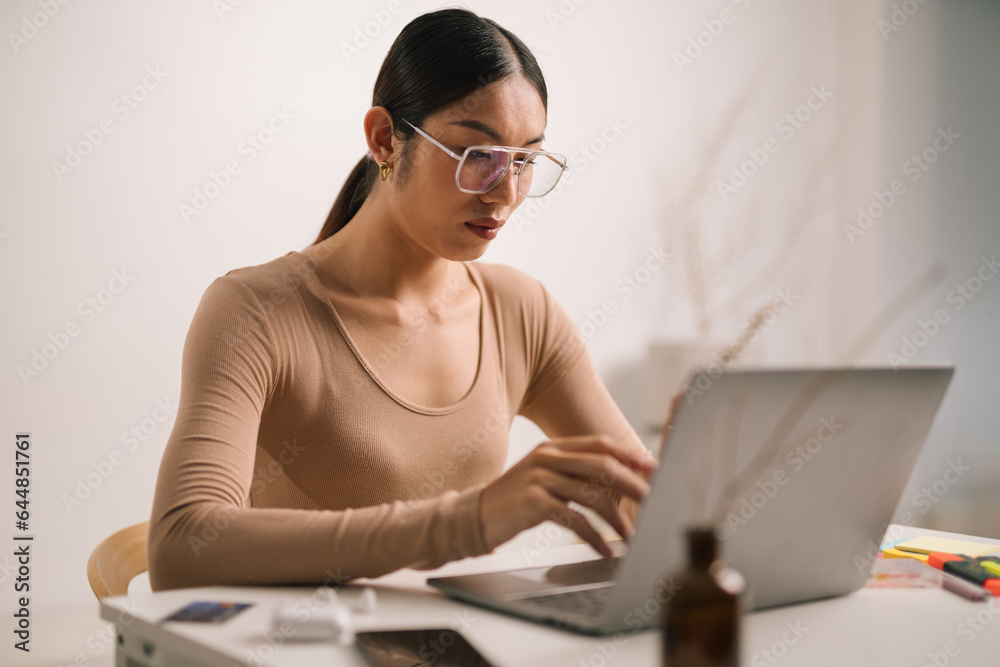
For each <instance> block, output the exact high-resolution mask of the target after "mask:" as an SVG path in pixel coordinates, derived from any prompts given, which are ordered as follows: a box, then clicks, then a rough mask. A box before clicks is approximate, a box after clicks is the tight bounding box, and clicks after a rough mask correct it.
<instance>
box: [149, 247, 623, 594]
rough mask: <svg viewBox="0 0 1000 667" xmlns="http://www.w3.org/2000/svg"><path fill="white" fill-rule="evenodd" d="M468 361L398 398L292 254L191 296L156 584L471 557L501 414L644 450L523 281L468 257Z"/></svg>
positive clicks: (328, 576)
mask: <svg viewBox="0 0 1000 667" xmlns="http://www.w3.org/2000/svg"><path fill="white" fill-rule="evenodd" d="M466 266H467V267H468V270H469V273H470V276H471V277H472V280H473V282H474V284H475V285H476V287H477V289H478V290H479V292H480V295H481V303H482V308H481V314H480V318H481V319H480V353H479V367H478V370H477V373H476V376H475V380H474V381H473V384H472V387H471V388H470V389H469V391H468V393H467V394H466V395H465V397H463V398H462V399H461V400H460V401H458V402H457V403H455V404H453V405H450V406H448V407H443V408H429V407H423V406H420V405H415V404H413V403H411V402H408V401H407V400H405V399H403V398H401V397H399V396H397V395H396V394H395V393H394V392H393V391H392V388H391V387H388V386H386V384H385V383H384V382H383V381H382V380H381V379H380V378H379V375H378V372H377V369H378V366H379V364H380V363H384V362H386V360H387V359H389V358H390V357H391V355H393V354H405V349H404V348H405V341H404V342H403V345H402V346H401V347H399V348H398V349H388V350H386V351H385V353H384V354H385V355H386V359H381V357H382V355H381V354H380V355H378V357H379V358H377V359H365V358H364V357H363V356H362V354H361V353H360V351H359V349H358V347H357V346H356V345H355V344H354V342H353V341H352V339H351V336H350V334H349V333H348V331H347V330H346V329H345V327H344V324H343V322H342V321H341V319H340V317H339V316H338V314H337V311H336V309H335V308H334V306H333V304H332V303H331V302H330V299H329V296H328V295H327V293H326V291H325V290H324V288H323V287H322V285H321V284H320V281H319V278H318V276H317V275H316V273H315V271H314V269H313V266H312V264H311V263H310V260H308V259H307V258H306V257H305V256H304V255H302V254H300V253H298V252H294V251H293V252H290V253H288V254H286V255H284V256H282V257H279V258H277V259H275V260H272V261H270V262H267V263H265V264H261V265H259V266H253V267H246V268H241V269H236V270H233V271H230V272H229V273H227V274H226V275H225V276H222V277H220V278H217V279H216V280H215V281H214V282H212V284H211V285H210V286H209V287H208V289H207V290H206V291H205V294H204V296H203V297H202V300H201V303H200V304H199V306H198V309H197V312H196V313H195V316H194V319H193V320H192V322H191V327H190V330H189V331H188V336H187V340H186V342H185V345H184V355H183V364H182V376H181V394H180V404H179V407H178V411H177V419H176V422H175V423H174V427H173V431H172V432H171V434H170V439H169V441H168V442H167V446H166V451H165V452H164V455H163V460H162V462H161V465H160V472H159V477H158V480H157V485H156V493H155V497H154V500H153V510H152V516H151V523H150V535H149V573H150V581H151V583H152V586H153V588H154V589H155V590H162V589H167V588H179V587H188V586H203V585H213V584H265V583H321V582H329V581H331V580H335V581H344V580H347V579H350V578H354V577H361V576H366V577H373V576H379V575H382V574H385V573H388V572H391V571H393V570H397V569H399V568H402V567H411V568H420V569H429V568H434V567H438V566H440V565H442V564H444V563H446V562H448V561H451V560H456V559H459V558H465V557H468V556H477V555H481V554H483V553H485V552H486V551H487V548H486V546H485V544H484V542H483V533H482V526H481V522H480V515H479V497H480V491H481V489H482V487H483V486H484V485H485V484H486V483H488V482H490V481H491V480H493V479H495V478H497V477H498V476H499V475H500V474H501V473H502V471H503V467H504V462H505V460H506V456H507V438H508V430H509V427H510V424H511V422H512V420H513V418H514V416H515V415H518V414H520V415H524V416H526V417H528V418H529V419H532V420H533V421H535V422H536V423H537V424H539V426H541V427H542V429H543V430H545V431H546V434H547V435H548V436H549V437H559V436H569V435H580V434H588V433H602V434H606V435H609V436H611V437H615V438H620V439H622V440H623V441H624V442H626V443H627V446H631V447H641V444H640V443H639V440H638V437H637V436H636V435H635V433H634V432H633V431H632V429H631V427H630V426H629V424H628V422H627V421H626V420H625V418H624V417H623V416H622V414H621V412H620V411H619V410H618V408H617V407H616V406H615V404H614V402H613V401H612V400H611V397H610V396H609V395H608V393H607V391H606V390H605V389H604V386H603V384H602V383H601V382H600V379H599V378H598V377H597V374H596V373H595V371H594V368H593V364H592V363H591V361H590V358H589V355H588V354H587V351H586V348H585V346H584V344H583V340H582V338H581V337H580V335H579V333H578V332H577V330H576V327H575V326H574V325H573V323H572V321H571V320H570V319H569V317H568V316H567V314H566V313H565V311H563V310H562V309H561V308H560V307H559V306H558V305H557V304H556V303H555V302H554V301H553V300H552V298H551V296H550V295H549V294H548V292H547V291H546V290H545V289H544V288H543V287H542V286H541V284H540V283H538V282H537V281H536V280H534V279H532V278H530V277H528V276H526V275H525V274H523V273H521V272H519V271H516V270H514V269H511V268H509V267H503V266H499V265H492V264H484V263H479V262H475V263H468V264H466Z"/></svg>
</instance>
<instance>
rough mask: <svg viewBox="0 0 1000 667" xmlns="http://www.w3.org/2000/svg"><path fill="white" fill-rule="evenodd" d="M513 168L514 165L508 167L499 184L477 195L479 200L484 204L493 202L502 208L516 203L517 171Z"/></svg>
mask: <svg viewBox="0 0 1000 667" xmlns="http://www.w3.org/2000/svg"><path fill="white" fill-rule="evenodd" d="M515 167H516V165H513V164H512V165H510V167H508V168H507V173H506V174H504V175H503V177H502V178H501V179H500V182H499V183H497V184H496V185H495V186H493V189H492V190H490V191H489V192H484V193H483V194H481V195H479V198H480V199H481V200H482V201H484V202H491V203H493V202H495V203H497V204H501V205H503V206H513V205H514V204H515V203H517V198H518V192H517V171H516V168H515Z"/></svg>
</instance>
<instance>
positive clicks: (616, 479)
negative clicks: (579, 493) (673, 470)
mask: <svg viewBox="0 0 1000 667" xmlns="http://www.w3.org/2000/svg"><path fill="white" fill-rule="evenodd" d="M529 456H531V457H532V461H533V462H534V463H536V464H537V465H539V466H541V467H544V468H548V469H549V470H554V471H556V472H559V473H562V474H564V475H567V476H569V477H576V478H578V479H580V480H582V481H583V482H584V483H588V482H591V483H593V484H595V485H598V484H599V485H600V486H601V487H603V488H607V489H615V490H616V491H619V492H621V493H622V494H624V495H628V496H631V497H633V498H636V499H640V498H642V497H644V496H645V495H646V494H647V493H649V482H647V481H646V480H645V479H644V478H643V476H642V475H640V474H639V473H637V472H635V471H634V470H632V469H631V468H629V467H628V466H625V465H624V464H622V462H621V461H619V460H618V459H615V458H613V457H610V456H607V455H606V454H591V453H588V452H586V451H584V452H574V451H565V450H561V449H558V448H555V449H537V450H535V451H534V452H532V454H530V455H529Z"/></svg>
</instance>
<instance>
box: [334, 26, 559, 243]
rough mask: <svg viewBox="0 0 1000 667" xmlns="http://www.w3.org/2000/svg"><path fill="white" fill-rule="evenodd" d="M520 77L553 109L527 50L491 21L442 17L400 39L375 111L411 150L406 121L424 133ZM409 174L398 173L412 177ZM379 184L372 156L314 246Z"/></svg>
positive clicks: (380, 83)
mask: <svg viewBox="0 0 1000 667" xmlns="http://www.w3.org/2000/svg"><path fill="white" fill-rule="evenodd" d="M516 73H520V74H523V75H524V77H525V78H526V79H527V80H528V81H529V82H531V84H532V85H533V86H534V87H535V88H536V89H537V90H538V94H539V96H540V97H541V99H542V106H543V107H545V108H547V107H548V93H547V91H546V88H545V79H544V78H543V77H542V70H541V68H540V67H539V66H538V62H537V61H536V60H535V57H534V56H533V55H532V54H531V51H529V50H528V47H527V46H525V44H524V42H522V41H521V40H520V39H518V38H517V36H516V35H514V34H513V33H511V32H510V31H508V30H506V29H505V28H503V27H501V26H500V25H498V24H497V23H496V22H495V21H492V20H490V19H488V18H484V17H481V16H477V15H476V14H473V13H472V12H470V11H468V10H465V9H442V10H440V11H436V12H431V13H429V14H423V15H421V16H418V17H417V18H415V19H413V20H412V21H411V22H410V23H408V24H407V25H406V27H404V28H403V30H402V32H400V33H399V36H398V37H396V41H394V42H393V43H392V46H391V47H390V48H389V52H388V53H387V54H386V56H385V60H384V61H382V68H381V69H380V70H379V73H378V78H376V79H375V90H374V91H373V93H372V106H381V107H385V108H386V109H387V110H388V111H389V114H390V115H391V116H392V124H393V132H394V133H395V135H396V136H397V137H399V138H400V139H401V140H403V141H404V142H407V141H409V140H410V139H412V137H413V135H414V134H415V132H414V131H413V129H412V128H411V127H410V126H409V125H407V124H406V123H403V122H401V121H400V120H399V119H400V118H405V119H406V120H408V121H409V122H411V123H413V124H414V125H418V126H419V125H421V124H422V123H423V122H424V120H425V119H426V118H427V117H428V116H430V115H432V114H434V113H435V112H437V111H440V110H442V109H444V108H446V107H448V106H449V105H451V104H454V103H455V102H458V101H459V100H461V99H462V98H464V97H465V96H466V95H469V94H470V93H473V92H475V91H476V90H478V89H480V88H483V87H485V86H488V85H490V84H492V83H495V82H497V81H500V80H501V79H504V78H506V77H508V76H510V75H512V74H516ZM404 155H405V150H404ZM405 166H406V165H405V164H401V165H400V170H399V171H397V173H398V174H400V175H402V174H404V173H405ZM377 177H378V165H377V164H375V161H374V160H373V159H371V157H370V156H369V155H365V156H364V157H363V158H361V160H360V161H359V162H358V163H357V164H356V165H355V166H354V169H353V170H352V171H351V173H350V175H349V176H348V177H347V181H346V182H345V183H344V186H343V187H342V188H341V190H340V194H338V195H337V199H336V201H334V203H333V207H332V208H331V209H330V214H329V215H328V216H327V219H326V222H325V223H324V224H323V228H322V229H321V230H320V233H319V236H318V237H317V239H316V240H315V241H314V243H319V242H320V241H322V240H324V239H326V238H329V237H330V236H332V235H333V234H336V233H337V232H338V231H340V230H341V229H343V227H344V225H346V224H347V223H348V222H349V221H350V220H351V218H353V217H354V215H355V214H356V213H357V212H358V209H360V208H361V205H362V204H363V203H364V201H365V199H366V198H367V197H368V195H369V193H370V192H371V190H372V186H373V185H374V184H375V179H376V178H377Z"/></svg>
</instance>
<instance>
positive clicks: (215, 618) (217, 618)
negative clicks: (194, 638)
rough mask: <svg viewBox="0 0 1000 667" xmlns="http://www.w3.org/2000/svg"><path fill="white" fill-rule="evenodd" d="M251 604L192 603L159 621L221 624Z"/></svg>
mask: <svg viewBox="0 0 1000 667" xmlns="http://www.w3.org/2000/svg"><path fill="white" fill-rule="evenodd" d="M252 606H253V605H252V604H244V603H241V602H192V603H191V604H189V605H187V606H186V607H184V608H183V609H180V610H178V611H175V612H174V613H173V614H171V615H170V616H167V617H166V618H165V619H163V620H162V621H161V623H166V622H167V621H193V622H196V623H222V622H223V621H228V620H229V619H230V618H232V617H233V616H235V615H236V614H238V613H240V612H241V611H243V610H244V609H246V608H247V607H252Z"/></svg>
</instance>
